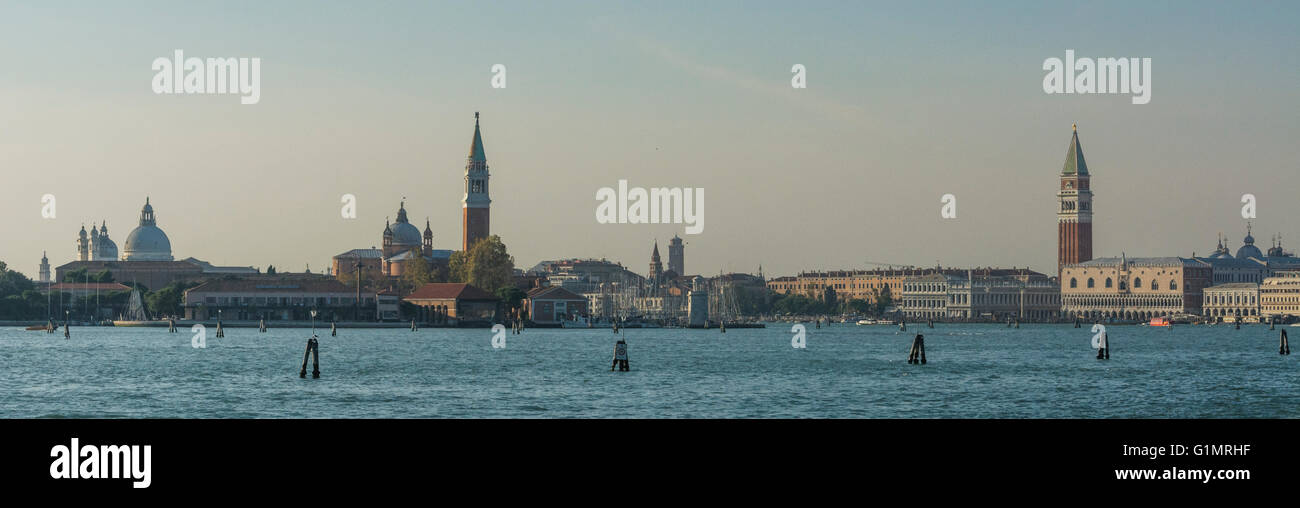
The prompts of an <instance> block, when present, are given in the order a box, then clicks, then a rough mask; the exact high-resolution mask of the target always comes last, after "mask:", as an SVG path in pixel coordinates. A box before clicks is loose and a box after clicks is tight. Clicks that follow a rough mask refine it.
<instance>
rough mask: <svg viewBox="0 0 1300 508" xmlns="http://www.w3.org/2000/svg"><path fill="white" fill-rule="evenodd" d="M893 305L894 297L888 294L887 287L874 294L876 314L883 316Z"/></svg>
mask: <svg viewBox="0 0 1300 508" xmlns="http://www.w3.org/2000/svg"><path fill="white" fill-rule="evenodd" d="M892 305H894V297H893V295H891V294H890V291H889V285H888V284H886V285H884V286H883V287H882V288H881V289H879V290H877V293H876V314H884V313H885V309H888V308H889V307H890V306H892Z"/></svg>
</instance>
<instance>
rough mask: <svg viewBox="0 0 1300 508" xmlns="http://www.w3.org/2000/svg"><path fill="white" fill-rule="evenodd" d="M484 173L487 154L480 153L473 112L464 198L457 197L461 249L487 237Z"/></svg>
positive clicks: (479, 142)
mask: <svg viewBox="0 0 1300 508" xmlns="http://www.w3.org/2000/svg"><path fill="white" fill-rule="evenodd" d="M488 176H490V175H488V165H487V155H485V154H484V153H483V136H482V135H480V134H479V129H478V112H475V113H474V140H473V141H471V142H470V145H469V158H468V159H467V160H466V161H465V198H464V199H463V200H461V203H462V205H463V215H462V221H461V227H462V230H463V231H464V238H463V241H462V242H461V249H463V250H466V251H468V250H469V248H470V247H471V246H473V245H474V242H477V241H479V240H482V239H484V238H487V237H488V211H489V206H490V205H491V204H492V200H491V199H489V198H488Z"/></svg>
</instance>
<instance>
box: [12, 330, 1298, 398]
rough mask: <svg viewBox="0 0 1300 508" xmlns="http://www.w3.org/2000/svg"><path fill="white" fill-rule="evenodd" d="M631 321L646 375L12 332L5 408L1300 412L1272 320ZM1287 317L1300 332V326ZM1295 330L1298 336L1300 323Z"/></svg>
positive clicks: (490, 359) (87, 333)
mask: <svg viewBox="0 0 1300 508" xmlns="http://www.w3.org/2000/svg"><path fill="white" fill-rule="evenodd" d="M790 326H791V325H789V324H770V325H769V327H768V328H766V329H733V330H730V331H728V332H727V333H726V334H721V333H719V332H718V331H717V330H680V329H659V330H648V329H647V330H627V331H626V339H627V341H628V345H629V348H628V351H629V357H630V359H631V367H632V371H631V372H627V373H618V372H610V371H609V361H610V358H611V354H612V350H613V343H614V341H615V338H614V336H613V334H612V332H611V331H610V330H554V329H549V330H548V329H530V330H527V331H525V332H524V334H523V335H509V334H507V335H506V341H507V343H506V346H507V347H506V348H505V349H493V348H492V346H491V332H490V331H488V330H459V329H456V330H448V329H425V330H421V331H419V332H410V331H408V330H392V329H389V330H378V329H368V330H348V329H344V330H340V332H339V337H337V338H335V337H329V336H328V333H327V332H328V331H326V333H323V334H322V335H323V336H322V337H321V339H320V343H321V345H320V350H321V371H322V378H321V379H318V380H313V379H310V376H308V377H309V379H306V380H304V379H299V378H298V369H299V366H300V364H301V361H302V352H303V347H304V344H305V341H306V337H307V335H309V334H310V331H309V330H304V329H271V330H270V331H269V332H268V333H266V334H259V333H257V330H256V329H229V330H227V331H226V337H225V338H223V339H216V338H212V337H211V335H212V330H211V329H209V333H208V335H209V338H208V341H207V348H206V349H196V348H193V347H191V337H190V334H188V333H185V331H184V330H182V332H181V333H176V334H168V333H166V330H165V329H164V328H148V329H142V328H76V327H74V328H73V330H72V332H73V337H72V339H71V340H64V339H63V336H62V334H57V335H47V334H44V333H38V332H27V331H23V330H19V329H14V328H6V329H0V362H3V371H0V416H4V417H9V418H14V417H90V418H101V417H107V418H120V417H163V418H173V417H182V418H250V417H251V418H298V417H342V418H374V417H381V418H388V417H398V418H401V417H471V418H479V417H546V418H551V417H601V418H605V417H649V418H659V417H761V418H772V417H868V418H930V417H937V418H972V417H980V418H1044V417H1065V418H1094V417H1104V418H1111V417H1144V418H1145V417H1151V418H1166V417H1191V418H1237V417H1252V418H1253V417H1286V418H1291V417H1296V416H1300V388H1298V387H1297V386H1298V384H1300V364H1298V363H1297V362H1300V355H1295V356H1280V355H1278V354H1277V333H1278V332H1276V331H1274V332H1270V331H1268V330H1267V327H1264V326H1250V327H1246V328H1243V329H1242V330H1233V329H1232V328H1231V327H1229V326H1218V327H1201V326H1182V327H1177V328H1174V329H1172V330H1170V329H1158V328H1147V327H1139V326H1115V327H1111V328H1110V338H1111V342H1112V348H1113V354H1112V357H1111V360H1109V361H1098V360H1096V359H1095V352H1094V351H1093V350H1092V349H1090V345H1089V343H1090V340H1091V337H1092V334H1091V333H1090V332H1089V331H1088V329H1087V327H1085V328H1080V329H1075V328H1073V326H1072V325H1023V326H1022V328H1020V329H1008V328H1006V327H1005V326H999V325H943V324H938V325H935V326H936V328H935V329H923V328H921V327H913V330H912V331H913V332H916V331H919V332H921V333H924V334H925V335H926V353H927V357H928V359H929V364H928V365H925V366H912V365H908V364H907V363H906V359H907V349H908V347H909V345H910V343H911V338H912V335H913V333H899V332H898V330H897V328H895V327H888V326H870V327H868V326H856V325H844V324H836V325H832V326H828V327H823V328H822V329H815V328H812V327H809V328H808V331H807V344H808V347H807V349H804V350H797V349H794V348H792V347H791V346H790V339H791V336H792V334H791V333H789V330H790ZM1289 331H1297V332H1300V328H1290V329H1289ZM1293 335H1296V336H1297V337H1300V333H1297V334H1293Z"/></svg>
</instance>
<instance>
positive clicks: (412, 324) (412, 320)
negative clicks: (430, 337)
mask: <svg viewBox="0 0 1300 508" xmlns="http://www.w3.org/2000/svg"><path fill="white" fill-rule="evenodd" d="M411 331H413V332H414V331H416V328H415V319H414V318H412V319H411Z"/></svg>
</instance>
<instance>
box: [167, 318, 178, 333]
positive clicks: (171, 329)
mask: <svg viewBox="0 0 1300 508" xmlns="http://www.w3.org/2000/svg"><path fill="white" fill-rule="evenodd" d="M167 333H176V320H175V319H168V320H167Z"/></svg>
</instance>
